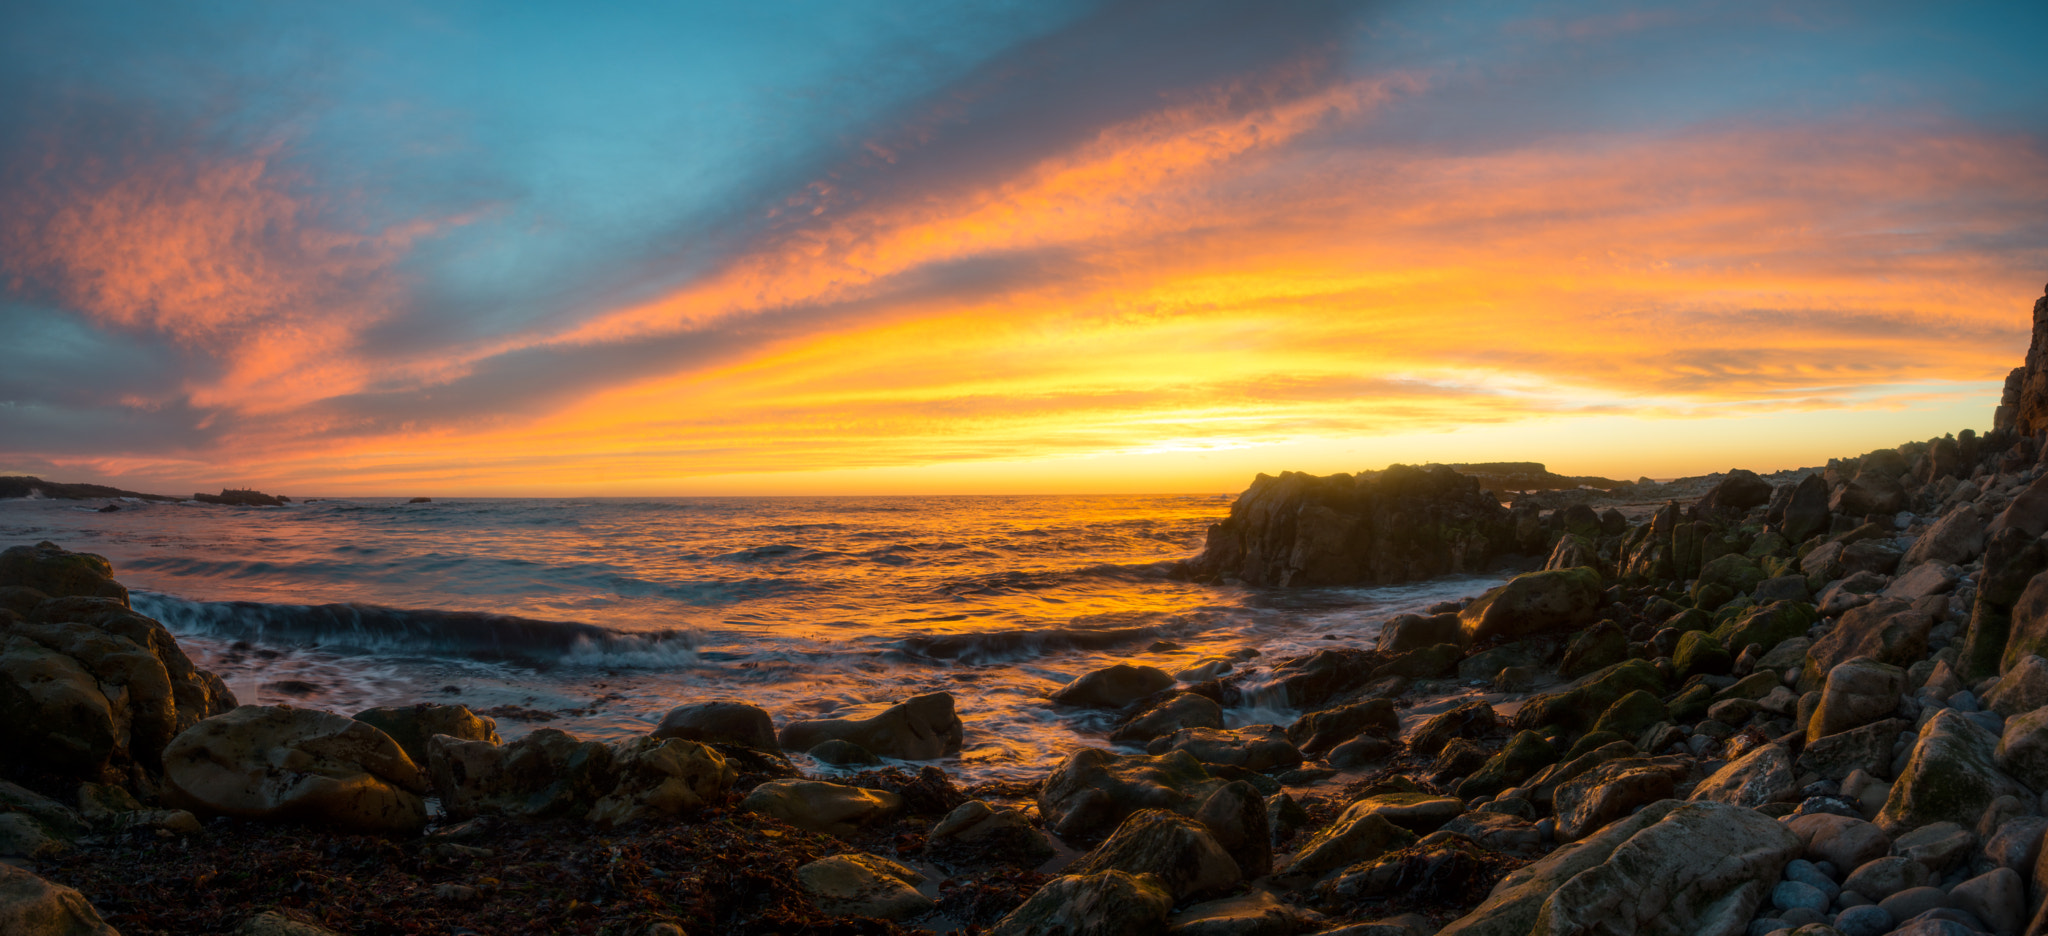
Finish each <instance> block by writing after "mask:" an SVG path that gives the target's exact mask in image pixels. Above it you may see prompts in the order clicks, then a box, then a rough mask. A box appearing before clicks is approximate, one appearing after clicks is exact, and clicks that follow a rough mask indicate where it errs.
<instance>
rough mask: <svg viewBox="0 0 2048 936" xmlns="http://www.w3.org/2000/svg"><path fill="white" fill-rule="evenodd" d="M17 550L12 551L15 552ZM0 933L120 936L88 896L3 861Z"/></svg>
mask: <svg viewBox="0 0 2048 936" xmlns="http://www.w3.org/2000/svg"><path fill="white" fill-rule="evenodd" d="M12 551H13V550H9V552H12ZM0 933H7V934H8V936H17V934H18V936H120V934H119V933H118V932H116V931H115V930H114V928H113V927H111V926H108V925H107V923H106V921H105V920H102V919H100V914H99V911H97V910H94V909H93V907H92V904H91V903H89V902H87V901H86V899H85V897H84V895H82V894H80V893H79V892H77V891H75V890H72V889H71V888H69V887H65V886H63V885H61V884H52V883H50V882H49V881H45V880H43V879H42V878H39V877H37V876H35V875H34V874H31V873H29V872H28V871H25V870H23V869H21V868H17V867H15V866H13V865H11V864H8V863H6V862H4V861H0Z"/></svg>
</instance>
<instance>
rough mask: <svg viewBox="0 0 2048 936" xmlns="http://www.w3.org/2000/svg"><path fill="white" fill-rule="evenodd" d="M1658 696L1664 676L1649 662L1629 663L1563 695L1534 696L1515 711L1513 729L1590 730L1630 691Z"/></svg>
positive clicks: (1600, 673) (1597, 675)
mask: <svg viewBox="0 0 2048 936" xmlns="http://www.w3.org/2000/svg"><path fill="white" fill-rule="evenodd" d="M1636 691H1643V692H1649V693H1651V694H1656V695H1661V694H1662V693H1663V692H1664V677H1663V676H1662V675H1660V674H1659V673H1658V672H1657V667H1656V666H1655V665H1653V664H1651V663H1650V661H1648V660H1630V661H1628V662H1626V663H1621V664H1618V665H1615V666H1611V667H1608V668H1607V669H1604V670H1601V671H1600V672H1597V673H1594V674H1593V675H1591V676H1587V677H1586V678H1584V679H1581V680H1579V681H1578V682H1577V683H1574V684H1573V685H1572V686H1571V688H1569V689H1566V690H1565V691H1563V692H1558V693H1551V694H1545V695H1539V696H1536V697H1534V698H1532V699H1530V700H1529V701H1527V702H1525V703H1523V704H1522V707H1521V709H1519V710H1518V711H1516V712H1515V727H1516V728H1524V729H1534V730H1541V729H1543V728H1548V727H1552V726H1557V727H1561V728H1565V729H1567V730H1570V731H1573V732H1582V731H1584V730H1586V729H1587V728H1590V727H1592V725H1593V722H1594V720H1596V719H1598V718H1599V717H1600V715H1601V714H1602V713H1604V712H1606V711H1607V709H1608V707H1609V706H1611V705H1613V704H1614V703H1615V702H1618V701H1620V700H1621V697H1622V696H1625V695H1628V694H1629V693H1631V692H1636Z"/></svg>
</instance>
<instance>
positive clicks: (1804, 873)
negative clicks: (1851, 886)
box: [1785, 858, 1842, 910]
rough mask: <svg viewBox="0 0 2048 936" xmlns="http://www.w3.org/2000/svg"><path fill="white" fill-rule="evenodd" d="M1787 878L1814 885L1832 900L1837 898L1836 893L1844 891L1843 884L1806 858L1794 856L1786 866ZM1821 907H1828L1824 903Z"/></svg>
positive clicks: (1815, 888)
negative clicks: (1822, 871)
mask: <svg viewBox="0 0 2048 936" xmlns="http://www.w3.org/2000/svg"><path fill="white" fill-rule="evenodd" d="M1785 880H1787V881H1797V882H1798V883H1801V884H1805V885H1807V886H1809V887H1812V888H1813V889H1814V890H1817V891H1820V892H1821V893H1822V894H1824V895H1826V897H1827V899H1828V900H1830V901H1832V900H1834V899H1835V895H1836V894H1839V893H1841V892H1842V885H1840V884H1836V883H1835V882H1834V879H1833V878H1830V877H1828V876H1827V875H1826V874H1823V873H1821V870H1820V868H1818V867H1816V866H1815V865H1814V863H1813V862H1811V861H1808V860H1806V859H1804V858H1794V859H1792V861H1791V863H1790V864H1787V865H1786V866H1785ZM1821 909H1823V910H1825V909H1827V907H1826V906H1825V905H1823V906H1822V907H1821Z"/></svg>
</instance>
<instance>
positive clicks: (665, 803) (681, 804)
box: [586, 737, 738, 826]
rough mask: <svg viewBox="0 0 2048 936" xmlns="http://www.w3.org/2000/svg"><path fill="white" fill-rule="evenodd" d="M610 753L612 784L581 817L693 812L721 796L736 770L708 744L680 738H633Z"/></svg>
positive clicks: (609, 821)
mask: <svg viewBox="0 0 2048 936" xmlns="http://www.w3.org/2000/svg"><path fill="white" fill-rule="evenodd" d="M615 750H616V751H617V753H616V754H615V755H614V757H613V762H614V764H615V765H616V768H617V773H618V784H617V785H616V786H614V787H612V790H611V792H609V793H607V794H605V795H604V797H603V798H602V799H599V800H598V801H597V804H596V805H594V806H592V807H591V809H590V813H589V814H588V816H587V817H586V818H588V819H589V820H590V821H591V822H595V823H597V824H598V825H600V826H615V825H622V824H624V823H627V822H631V821H633V820H636V819H647V818H652V817H655V816H674V815H678V814H681V813H686V812H695V811H697V810H699V809H702V808H704V807H705V806H707V805H710V804H711V803H714V802H716V801H718V800H719V799H721V798H722V797H723V796H724V795H725V791H727V790H729V789H732V785H733V782H734V781H735V780H737V779H738V773H737V771H735V770H733V768H732V765H730V764H728V763H726V761H725V758H724V756H722V755H720V754H719V753H718V752H717V751H714V750H712V749H711V748H710V746H708V745H705V744H701V743H698V742H696V741H685V740H683V739H681V738H653V737H649V738H637V739H634V740H633V741H629V742H627V743H625V744H623V745H620V746H618V747H617V748H616V749H615Z"/></svg>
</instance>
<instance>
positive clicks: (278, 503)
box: [192, 488, 292, 507]
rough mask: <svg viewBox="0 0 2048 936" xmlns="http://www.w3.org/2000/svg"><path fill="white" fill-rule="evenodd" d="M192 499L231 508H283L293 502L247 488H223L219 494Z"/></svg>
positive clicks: (193, 497)
mask: <svg viewBox="0 0 2048 936" xmlns="http://www.w3.org/2000/svg"><path fill="white" fill-rule="evenodd" d="M192 499H193V500H196V501H198V502H200V503H202V504H225V505H227V506H229V507H283V506H284V505H286V504H289V503H291V500H292V499H291V498H289V497H285V496H282V495H279V496H275V497H273V496H271V495H269V494H265V493H263V492H262V491H252V490H249V489H247V488H221V489H220V493H219V494H194V495H192Z"/></svg>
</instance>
